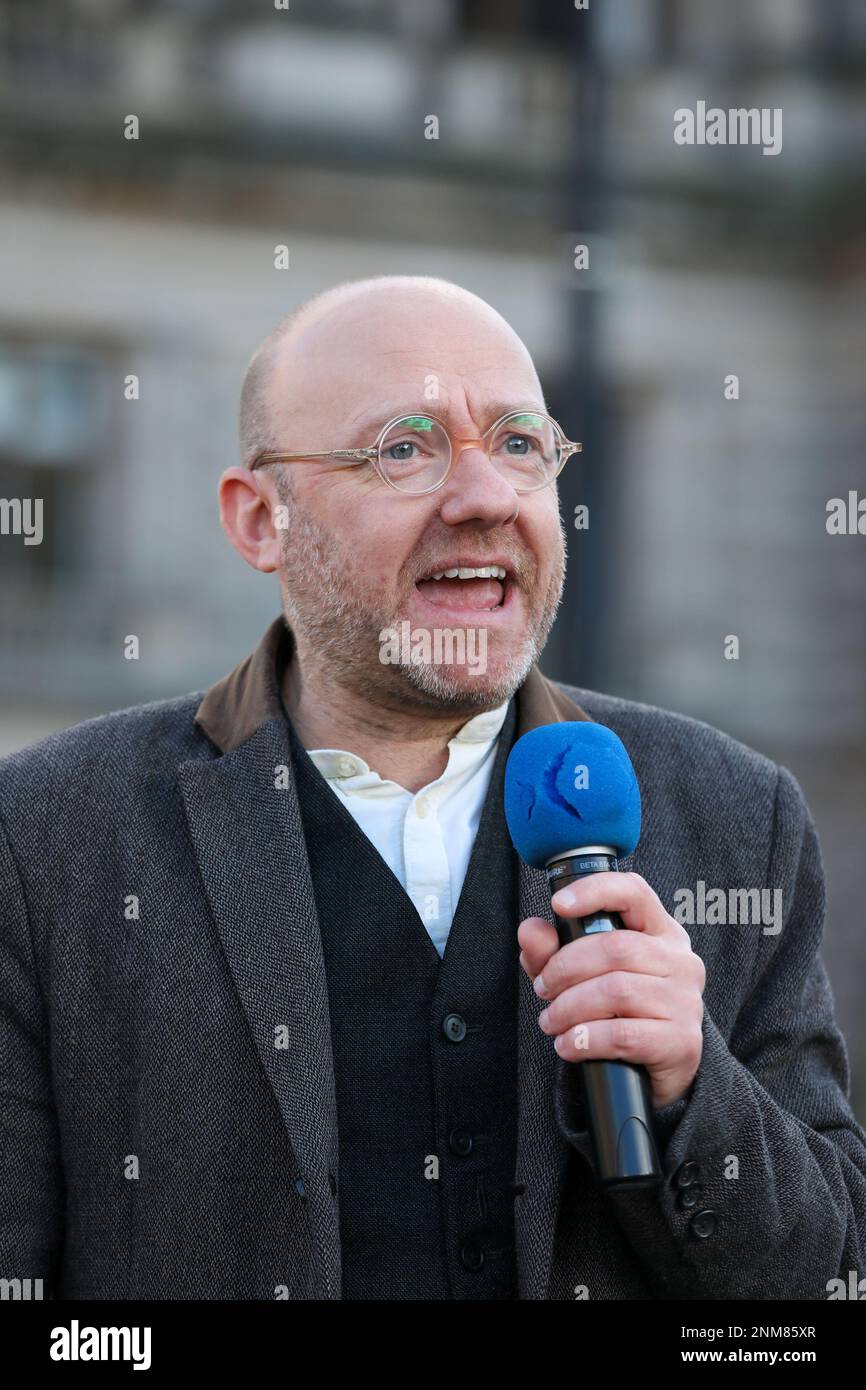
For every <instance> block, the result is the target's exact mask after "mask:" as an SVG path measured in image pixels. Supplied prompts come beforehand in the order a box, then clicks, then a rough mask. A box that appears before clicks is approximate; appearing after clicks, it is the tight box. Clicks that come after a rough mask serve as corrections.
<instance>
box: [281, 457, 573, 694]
mask: <svg viewBox="0 0 866 1390" xmlns="http://www.w3.org/2000/svg"><path fill="white" fill-rule="evenodd" d="M277 489H278V492H279V495H280V498H281V500H282V502H283V503H284V505H285V507H286V511H287V518H288V525H287V527H286V529H285V530H284V531H283V532H282V539H281V556H282V566H281V571H280V585H281V589H282V595H283V610H284V613H285V617H286V621H287V623H288V625H289V627H290V628H291V629H292V633H293V636H294V639H295V644H296V648H297V652H298V656H299V659H300V661H301V664H302V667H305V668H306V669H308V670H316V671H318V672H319V673H320V676H321V678H322V679H323V680H324V681H326V682H329V683H330V682H333V683H335V684H336V685H338V686H339V687H341V688H342V689H343V690H345V691H347V692H349V693H351V694H353V695H355V696H356V697H359V698H361V699H363V700H365V701H367V702H370V703H373V704H376V705H379V706H380V707H381V706H386V707H387V706H393V707H394V708H395V709H396V708H399V709H401V710H404V711H405V709H406V707H407V706H410V707H411V706H414V707H415V708H416V709H418V710H419V712H420V711H424V712H426V713H428V714H431V713H435V712H437V711H438V712H451V713H459V712H461V711H467V712H479V711H481V710H485V709H492V708H494V707H495V706H498V705H501V704H503V703H504V702H505V701H507V700H509V699H510V698H511V696H512V695H513V694H514V691H515V690H517V689H518V688H519V687H520V686H521V685H522V684H523V682H524V680H525V679H526V677H527V675H528V674H529V671H530V670H531V668H532V666H533V665H534V663H535V662H536V661H537V660H538V657H539V656H540V654H541V652H542V650H543V649H544V646H545V643H546V642H547V638H548V636H549V634H550V629H551V628H552V626H553V621H554V618H555V617H556V613H557V610H558V608H559V604H560V602H561V599H562V590H563V585H564V583H565V564H566V553H567V535H566V531H565V527H564V526H563V524H562V520H561V518H560V519H559V545H558V547H557V553H556V557H555V563H554V566H553V572H552V573H551V575H550V577H549V578H548V579H547V580H544V579H542V578H541V577H540V576H539V574H538V569H537V566H536V565H535V563H534V561H533V559H532V557H531V556H527V555H525V554H522V555H517V554H510V553H509V552H510V551H513V546H505V545H502V546H500V551H501V552H504V553H506V554H509V558H510V560H511V564H512V565H513V569H514V576H513V577H512V578H510V579H509V581H508V582H509V583H514V584H516V585H517V586H518V587H519V589H520V592H521V595H522V598H523V603H524V606H525V608H526V612H527V623H526V628H525V630H523V631H521V633H520V635H519V637H518V638H516V639H515V637H514V636H513V635H512V636H510V637H509V636H508V635H506V634H504V633H501V632H499V631H496V630H490V631H489V632H488V646H492V647H493V651H494V661H493V669H492V670H488V671H486V672H485V673H484V674H483V675H482V674H475V675H473V676H472V678H471V684H470V685H468V686H467V685H466V684H465V683H463V682H462V681H461V678H460V675H459V670H460V668H459V667H455V666H451V665H443V664H439V663H434V662H429V661H426V662H425V661H417V660H415V659H412V660H410V661H403V660H402V659H401V660H400V662H398V663H394V662H389V663H387V664H383V662H382V661H380V659H379V653H380V651H381V650H382V645H383V643H382V634H383V632H384V631H385V630H387V629H390V630H397V631H399V630H400V624H401V622H404V621H406V616H405V614H404V613H403V612H401V611H399V609H400V605H399V603H398V604H397V608H398V611H397V612H395V611H394V602H393V600H392V601H389V600H387V599H386V600H384V601H383V596H382V589H381V587H380V586H378V585H376V584H374V583H372V582H371V581H370V579H369V578H368V577H367V576H365V575H364V573H363V572H362V571H361V570H359V569H358V566H357V553H356V552H354V551H353V550H352V547H351V541H350V540H342V539H341V538H340V537H339V536H338V535H335V534H334V533H332V532H331V531H329V530H328V529H327V528H326V527H325V526H323V525H322V524H321V522H319V521H318V520H317V518H315V517H314V516H311V515H310V513H309V512H307V511H306V510H305V509H304V508H303V507H301V506H299V504H298V502H297V500H296V499H295V497H294V495H293V494H292V492H291V488H290V486H289V484H288V483H287V481H286V480H285V479H284V478H281V479H280V480H279V481H278V483H277ZM463 539H464V538H463V537H461V540H463ZM465 544H466V546H467V548H468V547H470V546H471V548H472V549H473V550H475V551H476V552H477V553H478V554H479V555H480V556H483V555H484V552H485V548H489V544H488V546H487V547H485V544H484V540H483V538H482V543H481V544H480V545H478V544H477V543H476V544H473V542H472V538H471V537H469V536H467V537H466V538H465ZM440 553H441V551H440ZM411 582H412V583H413V584H414V579H413V580H412V581H411ZM407 599H408V593H407ZM482 616H483V610H481V612H480V613H479V617H482ZM497 646H500V647H502V648H503V650H501V651H498V652H497V650H496V649H497Z"/></svg>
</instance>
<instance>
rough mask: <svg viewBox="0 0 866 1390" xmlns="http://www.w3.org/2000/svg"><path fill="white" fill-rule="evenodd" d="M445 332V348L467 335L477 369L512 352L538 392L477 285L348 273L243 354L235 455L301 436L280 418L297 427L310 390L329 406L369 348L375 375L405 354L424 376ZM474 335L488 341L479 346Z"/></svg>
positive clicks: (341, 396) (248, 458)
mask: <svg viewBox="0 0 866 1390" xmlns="http://www.w3.org/2000/svg"><path fill="white" fill-rule="evenodd" d="M470 325H471V328H472V331H471V332H469V331H468V329H469V326H470ZM446 338H447V340H448V345H449V347H450V349H451V351H452V353H453V352H455V351H456V352H457V353H459V352H460V346H461V340H463V339H465V340H466V341H467V347H468V346H469V344H470V342H471V351H472V352H473V353H474V354H475V361H476V363H477V367H478V370H479V371H480V372H484V371H486V370H489V369H490V367H491V364H493V369H494V370H495V360H496V357H497V354H501V353H502V352H506V353H507V352H509V351H510V352H511V354H513V355H518V356H522V358H523V359H524V365H525V367H526V369H527V372H526V374H527V377H528V378H531V379H532V381H533V383H534V388H535V389H536V390H537V391H538V392H539V393H540V385H539V383H538V378H537V376H536V375H535V369H534V367H533V365H532V361H531V358H530V356H529V353H528V352H527V350H526V348H525V347H524V345H523V343H522V342H521V341H520V339H519V338H518V337H517V334H516V333H515V332H514V330H513V329H512V328H511V327H510V325H509V324H508V323H507V322H506V321H505V319H503V318H502V316H501V315H500V314H498V313H497V312H496V310H495V309H493V308H492V307H491V306H490V305H489V304H487V303H486V301H485V300H483V299H481V298H480V297H479V296H478V295H475V294H472V292H471V291H469V290H466V289H463V288H462V286H460V285H455V284H452V283H451V282H450V281H448V280H441V279H438V278H436V277H434V276H424V275H381V276H376V277H374V278H370V279H364V280H351V281H347V282H345V283H344V284H341V285H335V286H333V287H332V288H329V289H327V290H323V291H321V292H320V293H319V294H316V295H313V296H312V298H310V299H307V300H305V301H304V303H303V304H301V305H299V306H298V307H297V308H296V309H294V310H292V312H291V313H289V314H287V315H286V317H285V318H283V319H282V320H281V321H280V322H279V323H278V324H277V326H276V328H274V329H273V331H272V332H271V333H269V334H268V336H267V338H265V340H264V342H262V344H261V345H260V346H259V348H258V349H257V350H256V352H255V353H254V354H253V357H252V359H251V360H250V363H249V366H248V367H247V371H246V375H245V376H244V381H243V386H242V388H241V405H240V447H241V462H242V463H243V464H244V465H245V466H247V467H249V466H250V464H251V463H252V462H253V460H254V459H255V457H256V456H257V455H258V454H259V453H262V452H264V451H266V450H278V449H280V448H286V447H292V448H295V447H298V446H299V445H301V444H302V443H303V441H302V440H301V439H300V437H298V438H296V439H292V440H289V438H288V435H287V433H286V431H287V428H288V426H289V425H290V423H291V422H292V421H297V422H298V428H302V426H303V424H304V417H305V416H306V417H308V419H309V422H310V424H311V425H312V424H313V419H314V416H315V414H316V413H318V412H311V411H310V410H308V409H306V407H307V406H309V405H310V403H311V396H315V398H316V400H317V403H318V404H319V405H320V406H321V405H322V404H323V403H324V404H325V411H326V413H328V412H329V411H330V409H332V408H333V409H336V410H339V408H340V405H341V403H344V402H345V400H346V396H345V391H344V385H345V383H346V380H347V378H351V379H352V381H353V382H354V381H355V380H356V379H357V375H358V373H359V372H364V371H368V372H369V368H370V365H371V354H373V355H374V356H375V357H376V358H377V362H378V366H379V369H380V370H379V372H378V378H379V379H380V380H381V378H382V371H381V368H382V367H383V366H385V367H387V366H389V365H390V364H391V363H393V364H394V366H395V367H396V368H397V374H398V376H401V375H402V377H404V378H405V377H406V370H405V367H406V365H407V364H408V363H411V364H412V365H409V367H408V370H409V371H410V372H412V371H416V372H417V371H423V370H424V369H425V368H427V369H429V370H426V371H424V375H425V376H429V375H430V374H431V371H432V372H433V373H434V374H435V365H436V352H435V349H436V348H438V349H440V350H441V349H442V348H443V347H444V344H445V339H446ZM479 342H480V343H481V344H482V345H483V346H487V347H488V349H489V351H488V352H486V353H485V352H484V351H483V350H482V352H481V354H480V356H479ZM413 348H414V349H415V355H414V358H413ZM431 348H433V349H434V351H433V353H432V355H431V353H430V349H431ZM425 354H426V356H425ZM401 356H402V357H403V368H404V369H403V370H402V372H401V371H400V367H399V364H398V359H399V358H400V357H401ZM388 374H389V373H386V375H388ZM371 384H372V383H371ZM387 395H388V382H386V381H382V399H383V400H384V399H386V398H387ZM317 442H318V441H317ZM303 447H306V445H303Z"/></svg>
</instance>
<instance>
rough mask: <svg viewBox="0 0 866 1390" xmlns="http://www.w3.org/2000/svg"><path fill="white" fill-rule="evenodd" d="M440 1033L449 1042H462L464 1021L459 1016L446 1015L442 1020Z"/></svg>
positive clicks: (464, 1034)
mask: <svg viewBox="0 0 866 1390" xmlns="http://www.w3.org/2000/svg"><path fill="white" fill-rule="evenodd" d="M442 1032H443V1033H444V1034H445V1036H446V1038H447V1039H448V1041H449V1042H462V1041H463V1039H464V1038H465V1037H466V1020H465V1018H461V1017H460V1015H459V1014H448V1016H447V1018H444V1019H443V1020H442Z"/></svg>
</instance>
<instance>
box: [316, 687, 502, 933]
mask: <svg viewBox="0 0 866 1390" xmlns="http://www.w3.org/2000/svg"><path fill="white" fill-rule="evenodd" d="M507 712H508V701H507V700H506V702H505V704H503V705H499V706H498V708H497V709H492V710H485V711H484V712H483V713H481V714H476V715H473V717H472V718H471V719H469V720H468V721H467V722H466V723H465V724H464V725H463V726H462V727H461V728H460V729H458V731H457V733H456V734H455V735H454V737H453V738H452V739H449V741H448V763H447V766H446V768H445V771H444V772H443V773H442V775H441V777H437V778H436V780H435V782H429V783H428V784H427V786H426V787H421V789H420V790H419V791H417V792H410V791H407V790H406V788H405V787H401V786H400V785H399V783H398V782H392V781H390V780H388V779H384V778H382V777H380V776H379V774H378V772H373V771H372V770H371V769H370V767H369V765H368V764H367V763H365V762H364V759H363V758H359V757H358V755H357V754H356V753H350V752H348V751H347V750H346V749H344V748H310V749H307V753H308V755H309V757H310V758H311V759H312V760H313V762H314V763H315V765H316V767H317V768H318V769H319V771H320V772H321V774H322V776H323V777H325V778H326V779H327V781H328V784H329V786H330V787H331V788H332V790H333V791H334V792H335V793H336V795H337V796H338V797H339V798H340V800H341V801H342V803H343V805H344V806H345V807H346V808H347V810H349V811H350V812H351V814H352V815H353V816H354V818H355V820H356V821H357V823H358V825H359V826H360V828H361V829H362V830H363V832H364V834H365V835H366V836H367V838H368V839H369V840H371V841H372V842H373V844H374V845H375V846H376V849H377V850H378V851H379V853H380V854H381V856H382V858H383V859H384V860H385V863H386V864H387V865H388V867H389V868H390V869H391V871H392V873H394V874H395V875H396V877H397V878H398V879H399V880H400V882H401V883H402V885H403V887H404V888H405V890H406V892H407V894H408V895H409V897H410V898H411V899H412V902H413V903H414V904H415V908H416V910H417V912H418V915H419V916H420V918H421V921H422V922H423V923H424V926H425V927H426V929H427V932H428V934H429V936H430V939H431V941H432V942H433V945H434V946H435V947H436V950H437V952H438V953H439V955H440V957H441V956H443V955H444V954H445V943H446V941H447V940H448V933H449V931H450V930H451V923H452V921H453V919H454V913H455V911H456V908H457V901H458V898H459V897H460V890H461V889H462V887H463V881H464V879H465V877H466V870H467V868H468V866H469V858H470V855H471V854H472V846H473V845H474V843H475V834H476V831H477V830H478V823H479V821H480V819H481V811H482V808H483V806H484V800H485V797H486V796H487V788H488V787H489V785H490V778H491V775H492V773H493V763H494V761H495V758H496V744H497V740H498V738H499V733H500V730H501V729H502V725H503V723H504V722H505V716H506V714H507Z"/></svg>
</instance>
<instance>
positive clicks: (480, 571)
mask: <svg viewBox="0 0 866 1390" xmlns="http://www.w3.org/2000/svg"><path fill="white" fill-rule="evenodd" d="M430 578H431V579H504V578H505V570H504V569H503V568H502V566H501V565H479V566H478V567H477V568H476V569H472V568H470V567H469V566H465V567H461V568H460V569H450V570H440V571H439V573H438V574H431V575H430Z"/></svg>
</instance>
